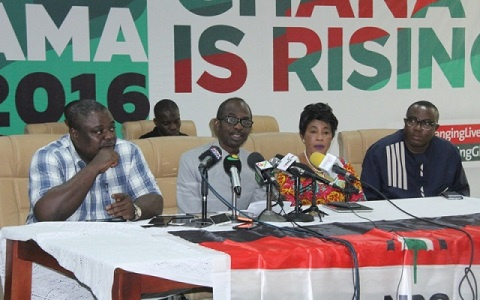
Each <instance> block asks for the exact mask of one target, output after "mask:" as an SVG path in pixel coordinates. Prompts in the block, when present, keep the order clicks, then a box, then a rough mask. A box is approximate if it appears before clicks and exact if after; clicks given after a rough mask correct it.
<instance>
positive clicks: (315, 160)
mask: <svg viewBox="0 0 480 300" xmlns="http://www.w3.org/2000/svg"><path fill="white" fill-rule="evenodd" d="M310 162H311V163H312V165H314V166H315V167H317V168H319V169H320V170H322V171H324V172H326V173H328V174H329V175H330V176H331V177H335V175H336V174H339V175H342V176H344V177H345V178H347V179H348V180H351V181H355V180H359V179H358V178H357V177H355V176H354V175H353V174H352V173H350V172H348V171H347V170H345V169H344V168H343V164H342V163H341V162H340V160H339V159H338V158H337V157H335V156H334V155H332V154H330V153H327V155H324V154H323V153H320V152H314V153H312V155H310Z"/></svg>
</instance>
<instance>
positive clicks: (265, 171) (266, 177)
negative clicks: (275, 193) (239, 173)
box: [247, 152, 278, 188]
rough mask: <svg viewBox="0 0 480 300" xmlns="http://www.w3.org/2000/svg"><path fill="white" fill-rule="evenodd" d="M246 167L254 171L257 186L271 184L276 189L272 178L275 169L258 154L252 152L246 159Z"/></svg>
mask: <svg viewBox="0 0 480 300" xmlns="http://www.w3.org/2000/svg"><path fill="white" fill-rule="evenodd" d="M247 163H248V166H249V167H250V168H251V169H253V170H254V171H255V180H256V181H257V183H258V184H259V185H263V184H268V183H272V184H273V185H275V186H276V187H277V188H278V182H277V181H276V180H275V177H274V176H273V170H274V169H275V167H274V166H273V165H272V163H270V162H269V161H268V160H265V158H264V157H263V156H262V155H261V154H260V153H258V152H252V153H250V155H249V156H248V158H247Z"/></svg>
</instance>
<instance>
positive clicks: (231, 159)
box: [223, 154, 242, 174]
mask: <svg viewBox="0 0 480 300" xmlns="http://www.w3.org/2000/svg"><path fill="white" fill-rule="evenodd" d="M223 167H224V168H225V172H227V174H230V169H231V168H232V167H236V168H237V170H238V172H240V171H241V170H242V163H241V162H240V158H239V157H238V156H237V155H235V154H231V155H228V156H227V157H225V159H224V160H223Z"/></svg>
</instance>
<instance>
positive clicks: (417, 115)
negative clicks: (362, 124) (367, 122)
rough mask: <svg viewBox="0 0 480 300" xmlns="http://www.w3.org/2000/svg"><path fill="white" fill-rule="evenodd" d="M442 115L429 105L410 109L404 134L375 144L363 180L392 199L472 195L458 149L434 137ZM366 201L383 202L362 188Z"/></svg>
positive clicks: (385, 138) (366, 155) (399, 133)
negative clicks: (446, 193) (449, 192)
mask: <svg viewBox="0 0 480 300" xmlns="http://www.w3.org/2000/svg"><path fill="white" fill-rule="evenodd" d="M438 119H439V112H438V109H437V107H436V106H435V105H433V104H432V103H430V102H428V101H418V102H415V103H413V104H412V105H410V106H409V107H408V109H407V115H406V118H405V119H404V122H405V125H404V128H403V129H402V130H399V131H397V132H396V133H394V134H392V135H389V136H387V137H384V138H382V139H380V140H379V141H377V142H376V143H375V144H373V145H372V146H371V147H370V148H369V149H368V150H367V153H366V154H365V158H364V160H363V165H362V175H361V179H362V181H363V182H366V183H368V184H370V185H372V186H373V187H374V188H376V189H377V190H379V191H380V192H381V193H383V194H384V195H385V196H386V197H388V198H389V199H399V198H418V197H432V196H438V195H440V194H441V193H442V192H444V191H452V192H457V193H460V194H462V195H464V196H469V195H470V187H469V185H468V181H467V177H466V175H465V171H464V169H463V166H462V159H461V157H460V154H459V151H458V149H457V148H456V147H455V146H454V145H452V144H451V143H450V142H449V141H446V140H444V139H441V138H439V137H436V136H435V131H436V130H437V129H438V126H439V125H438ZM363 191H364V193H365V196H366V197H367V200H376V199H382V197H381V196H380V195H379V194H378V193H376V192H375V191H374V190H373V189H372V188H371V187H370V186H369V185H363Z"/></svg>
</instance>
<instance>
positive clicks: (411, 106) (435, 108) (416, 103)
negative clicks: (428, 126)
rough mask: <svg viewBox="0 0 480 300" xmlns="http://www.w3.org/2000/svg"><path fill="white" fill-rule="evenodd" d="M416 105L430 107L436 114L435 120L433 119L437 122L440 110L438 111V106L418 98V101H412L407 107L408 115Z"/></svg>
mask: <svg viewBox="0 0 480 300" xmlns="http://www.w3.org/2000/svg"><path fill="white" fill-rule="evenodd" d="M416 105H418V106H425V107H426V108H432V109H433V110H434V111H435V113H436V114H437V120H435V121H436V122H438V120H439V119H440V112H439V111H438V108H437V107H436V106H435V104H433V103H432V102H430V101H427V100H420V101H417V102H414V103H412V104H411V105H410V106H409V107H408V109H407V115H408V112H409V111H410V110H411V109H412V108H413V107H414V106H416Z"/></svg>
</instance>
